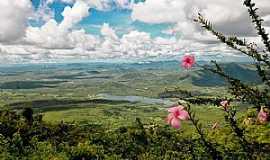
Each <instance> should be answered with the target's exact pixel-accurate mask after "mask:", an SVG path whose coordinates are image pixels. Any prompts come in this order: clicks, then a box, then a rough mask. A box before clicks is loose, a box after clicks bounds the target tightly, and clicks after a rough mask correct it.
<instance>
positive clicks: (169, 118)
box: [166, 113, 174, 124]
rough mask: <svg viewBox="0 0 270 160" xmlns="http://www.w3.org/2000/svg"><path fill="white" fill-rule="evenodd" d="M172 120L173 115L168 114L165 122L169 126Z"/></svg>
mask: <svg viewBox="0 0 270 160" xmlns="http://www.w3.org/2000/svg"><path fill="white" fill-rule="evenodd" d="M173 118H174V116H173V113H170V114H169V115H168V116H167V118H166V122H167V123H168V124H171V121H172V119H173Z"/></svg>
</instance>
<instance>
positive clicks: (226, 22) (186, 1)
mask: <svg viewBox="0 0 270 160" xmlns="http://www.w3.org/2000/svg"><path fill="white" fill-rule="evenodd" d="M254 2H256V4H257V7H259V8H260V12H259V14H260V15H261V16H262V17H264V19H265V23H264V25H266V26H269V24H270V18H269V16H270V3H269V1H268V0H254ZM198 12H200V13H201V14H203V15H204V16H205V17H206V18H207V19H209V20H210V21H211V22H212V24H213V25H214V27H215V28H216V29H217V30H218V31H220V32H222V33H225V34H227V35H237V36H240V37H242V38H246V39H249V40H251V41H256V42H258V39H256V38H255V36H256V34H255V30H254V27H253V25H252V24H251V21H250V18H249V16H248V13H247V8H245V7H244V6H243V4H242V2H241V1H237V2H236V1H235V0H218V1H217V0H181V1H179V0H147V1H146V2H141V3H138V4H134V6H133V11H132V19H133V20H134V21H141V22H145V23H151V24H159V23H173V24H174V27H172V28H171V29H168V30H165V31H164V33H167V34H170V35H172V36H176V37H177V36H179V35H180V36H179V37H180V39H179V42H178V47H179V48H181V49H182V50H184V49H185V48H192V49H195V50H198V51H203V50H202V48H200V46H203V47H205V48H207V50H209V51H211V50H213V51H215V50H217V49H218V48H219V50H220V51H222V50H223V51H224V53H226V51H227V49H226V47H225V46H224V45H220V44H219V41H217V40H216V38H215V37H214V36H212V35H211V34H210V33H208V32H205V31H203V30H202V29H201V27H200V26H199V25H198V24H195V23H194V21H193V19H194V18H196V16H197V13H198ZM179 37H178V38H179ZM191 44H196V45H191ZM225 49H226V51H225ZM231 52H233V51H231Z"/></svg>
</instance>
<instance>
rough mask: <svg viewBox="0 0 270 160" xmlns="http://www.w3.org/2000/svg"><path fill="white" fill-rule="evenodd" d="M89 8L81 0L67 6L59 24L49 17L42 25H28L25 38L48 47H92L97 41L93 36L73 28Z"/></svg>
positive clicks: (86, 13)
mask: <svg viewBox="0 0 270 160" xmlns="http://www.w3.org/2000/svg"><path fill="white" fill-rule="evenodd" d="M89 8H90V6H89V5H87V4H86V3H84V2H82V1H78V2H76V3H75V4H74V5H73V7H72V8H71V7H69V6H67V7H66V8H65V9H64V11H63V13H62V15H63V17H64V19H63V21H62V22H61V23H60V24H58V23H57V22H56V21H55V20H54V19H50V20H49V21H48V22H46V23H45V24H44V25H43V26H42V27H28V29H27V31H26V37H25V40H26V41H27V42H28V43H30V44H35V45H38V46H40V47H43V48H49V49H73V48H76V47H82V48H83V49H93V48H94V47H95V44H96V41H97V40H96V38H95V37H94V36H92V35H89V34H86V33H85V31H84V30H83V29H81V30H73V27H74V25H76V24H77V23H78V22H80V21H81V20H82V19H83V18H84V17H86V16H88V15H89V12H88V10H89Z"/></svg>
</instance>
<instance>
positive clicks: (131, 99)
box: [97, 93, 175, 106]
mask: <svg viewBox="0 0 270 160" xmlns="http://www.w3.org/2000/svg"><path fill="white" fill-rule="evenodd" d="M97 96H99V97H101V98H102V99H106V100H112V101H128V102H131V103H134V102H139V103H144V104H159V105H164V106H170V105H173V104H174V103H175V102H173V101H170V100H168V99H158V98H149V97H143V96H114V95H110V94H106V93H104V94H98V95H97Z"/></svg>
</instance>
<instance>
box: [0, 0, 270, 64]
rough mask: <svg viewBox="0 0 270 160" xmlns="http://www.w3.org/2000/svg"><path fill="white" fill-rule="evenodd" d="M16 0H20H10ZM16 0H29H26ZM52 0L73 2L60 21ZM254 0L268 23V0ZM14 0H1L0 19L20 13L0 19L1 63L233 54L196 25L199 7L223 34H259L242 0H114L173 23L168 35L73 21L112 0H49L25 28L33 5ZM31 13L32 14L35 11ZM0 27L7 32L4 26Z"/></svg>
mask: <svg viewBox="0 0 270 160" xmlns="http://www.w3.org/2000/svg"><path fill="white" fill-rule="evenodd" d="M17 1H19V0H15V1H14V2H17ZM20 1H23V2H25V4H27V3H29V1H27V0H20ZM53 1H62V2H65V3H72V7H69V6H67V7H66V8H65V9H64V11H63V12H62V15H63V17H64V19H63V21H62V22H60V23H57V22H56V20H55V19H54V18H53V17H54V16H53V13H52V12H50V11H49V10H48V9H49V8H48V6H46V5H48V4H49V3H52V2H53ZM256 1H258V3H257V4H258V6H259V7H261V11H260V14H261V15H262V16H263V17H264V19H265V20H266V23H265V24H266V25H267V26H270V18H269V16H270V6H269V1H268V0H260V1H259V0H256ZM12 2H13V1H12ZM12 2H9V1H0V6H1V5H2V6H4V5H6V4H9V7H10V8H9V9H8V7H7V8H6V9H5V10H4V11H3V13H4V14H1V15H0V20H2V19H7V17H9V16H10V14H11V11H14V10H15V9H16V8H20V7H21V9H18V10H16V14H17V13H20V14H19V16H18V17H16V16H14V17H15V18H13V17H12V18H11V19H10V22H9V21H8V23H7V24H3V25H2V24H1V25H0V63H2V62H42V61H45V62H48V61H61V60H74V59H75V60H77V59H83V60H87V59H111V58H114V59H118V60H119V59H126V60H134V59H147V58H151V59H152V58H157V57H166V58H172V57H173V58H175V57H178V56H179V55H182V54H185V53H193V54H196V55H198V56H199V55H204V56H201V57H203V58H205V57H211V56H218V55H229V56H233V55H234V56H235V55H237V54H236V52H234V51H232V50H230V49H228V48H227V47H226V46H225V45H223V44H220V43H219V42H218V41H217V40H216V38H215V37H214V36H212V35H211V34H210V33H208V32H203V31H202V30H201V28H200V26H199V25H198V24H195V23H194V22H193V18H194V16H196V14H197V12H198V11H200V12H201V13H202V14H204V15H205V16H206V17H207V18H208V19H209V20H211V21H212V22H213V24H214V26H215V27H217V28H218V30H219V31H222V32H225V33H226V34H232V33H235V34H237V35H239V36H246V35H248V36H249V37H246V38H247V39H248V40H250V41H255V42H259V40H260V39H259V38H255V37H254V33H253V32H254V30H253V27H252V26H251V25H250V20H249V17H248V15H247V11H246V8H244V7H243V6H242V4H241V2H239V4H238V3H237V2H235V1H233V0H218V1H217V0H147V1H145V2H141V3H138V4H133V3H128V2H127V0H115V1H113V3H114V4H115V5H117V6H118V7H120V8H130V7H131V8H132V9H133V11H132V18H133V20H137V21H142V22H145V23H151V24H157V23H158V24H159V23H172V24H174V26H173V27H172V28H171V29H168V30H165V31H164V33H166V34H171V35H172V37H171V38H162V37H156V38H153V37H151V34H150V33H146V32H142V31H137V30H136V28H133V29H132V30H131V31H128V33H126V34H124V35H122V36H119V35H117V33H119V32H116V31H117V28H112V27H111V26H110V25H109V24H106V23H105V24H103V25H102V26H99V27H100V33H101V36H100V37H97V36H94V35H91V34H89V33H86V31H85V30H84V29H80V28H79V29H77V27H78V26H76V25H77V24H78V23H79V22H80V21H82V19H84V18H85V17H87V16H88V15H89V14H90V13H91V8H97V9H102V10H106V9H109V8H110V7H111V3H112V1H111V0H48V1H46V4H45V2H44V4H43V5H42V6H41V7H40V8H39V9H38V11H37V12H35V15H36V18H41V19H42V20H43V22H45V23H44V25H42V26H41V27H31V26H29V27H27V29H26V22H27V16H28V14H29V13H30V12H31V6H28V5H23V4H21V5H22V6H17V5H18V4H17V3H12ZM11 3H12V5H10V4H11ZM15 4H16V5H15ZM11 8H12V9H11ZM89 11H90V12H89ZM1 13H2V11H1ZM12 13H14V12H12ZM31 17H32V18H35V16H31ZM243 26H245V27H243ZM1 27H2V28H3V31H6V32H3V31H2V30H1ZM269 28H270V27H267V28H266V29H267V31H270V29H269ZM25 29H26V34H25V36H24V33H25V32H24V31H25ZM115 29H116V30H115ZM15 30H16V31H15ZM19 30H20V32H18V31H19ZM15 33H16V34H15ZM21 37H23V39H21V40H20V41H18V42H17V43H16V44H14V43H10V42H8V41H14V40H15V39H18V38H21ZM1 41H2V43H1ZM3 41H5V43H3Z"/></svg>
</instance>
